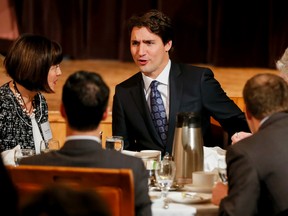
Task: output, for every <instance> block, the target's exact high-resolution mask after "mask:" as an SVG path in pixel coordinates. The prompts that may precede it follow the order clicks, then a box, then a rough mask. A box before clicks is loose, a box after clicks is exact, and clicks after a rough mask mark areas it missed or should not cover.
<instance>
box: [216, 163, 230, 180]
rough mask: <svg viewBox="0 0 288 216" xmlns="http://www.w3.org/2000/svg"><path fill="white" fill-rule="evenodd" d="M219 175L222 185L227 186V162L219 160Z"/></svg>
mask: <svg viewBox="0 0 288 216" xmlns="http://www.w3.org/2000/svg"><path fill="white" fill-rule="evenodd" d="M217 171H218V175H219V178H220V180H221V182H222V183H224V184H227V182H228V178H227V164H226V161H225V160H221V159H220V160H218V167H217Z"/></svg>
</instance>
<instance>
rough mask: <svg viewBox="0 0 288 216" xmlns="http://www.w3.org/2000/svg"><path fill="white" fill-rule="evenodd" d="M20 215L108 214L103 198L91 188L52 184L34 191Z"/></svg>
mask: <svg viewBox="0 0 288 216" xmlns="http://www.w3.org/2000/svg"><path fill="white" fill-rule="evenodd" d="M20 215H21V216H41V215H46V216H58V215H59V216H60V215H61V216H94V215H97V216H110V215H111V214H110V212H109V208H108V206H107V204H106V202H105V201H104V200H103V198H102V197H101V196H100V195H99V194H98V193H97V192H96V191H93V190H84V189H78V190H76V189H75V190H74V189H72V188H70V187H67V186H64V185H52V186H49V187H47V188H45V189H44V190H42V191H40V192H38V193H36V194H35V195H34V196H33V197H32V198H31V199H30V200H29V201H28V202H27V203H25V204H24V205H23V206H22V207H21V209H20Z"/></svg>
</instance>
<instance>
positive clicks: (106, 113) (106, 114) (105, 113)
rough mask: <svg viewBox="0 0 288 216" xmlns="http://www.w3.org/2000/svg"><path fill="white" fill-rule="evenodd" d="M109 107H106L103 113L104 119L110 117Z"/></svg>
mask: <svg viewBox="0 0 288 216" xmlns="http://www.w3.org/2000/svg"><path fill="white" fill-rule="evenodd" d="M108 110H109V109H108V107H107V108H106V110H105V112H104V113H103V116H102V120H105V119H106V118H107V117H108Z"/></svg>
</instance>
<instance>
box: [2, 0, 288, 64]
mask: <svg viewBox="0 0 288 216" xmlns="http://www.w3.org/2000/svg"><path fill="white" fill-rule="evenodd" d="M11 4H13V5H14V8H15V10H16V15H17V20H18V28H19V33H20V34H22V33H36V34H42V35H45V36H47V37H49V38H51V39H54V40H56V41H58V42H59V43H60V44H61V45H62V47H63V51H64V54H65V55H66V57H69V58H71V59H114V60H120V61H131V60H132V59H131V57H130V50H129V38H128V32H127V29H126V25H125V22H126V20H127V19H128V18H129V17H130V16H131V15H133V14H135V13H138V12H143V11H146V10H148V9H152V8H153V9H154V8H155V9H159V10H161V11H163V12H164V13H166V14H167V15H168V16H170V17H171V18H172V20H173V21H174V24H175V30H176V37H175V41H174V44H175V49H174V52H173V53H172V55H171V58H172V59H173V60H176V61H181V62H185V63H193V64H195V63H196V64H210V65H214V66H224V67H228V66H229V67H264V68H275V61H276V60H277V59H278V58H279V57H280V56H281V55H282V54H283V52H284V50H285V48H286V47H288V1H287V0H67V1H66V0H11ZM2 42H3V41H2ZM6 42H7V43H10V41H6ZM7 43H6V44H7ZM2 44H3V43H2ZM5 49H6V47H5V46H2V50H1V52H2V53H3V54H4V55H5V51H6V50H5Z"/></svg>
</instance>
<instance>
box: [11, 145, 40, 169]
mask: <svg viewBox="0 0 288 216" xmlns="http://www.w3.org/2000/svg"><path fill="white" fill-rule="evenodd" d="M35 154H36V153H35V150H34V149H16V150H15V151H14V162H15V165H16V166H19V162H20V160H21V159H22V158H24V157H30V156H33V155H35Z"/></svg>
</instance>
